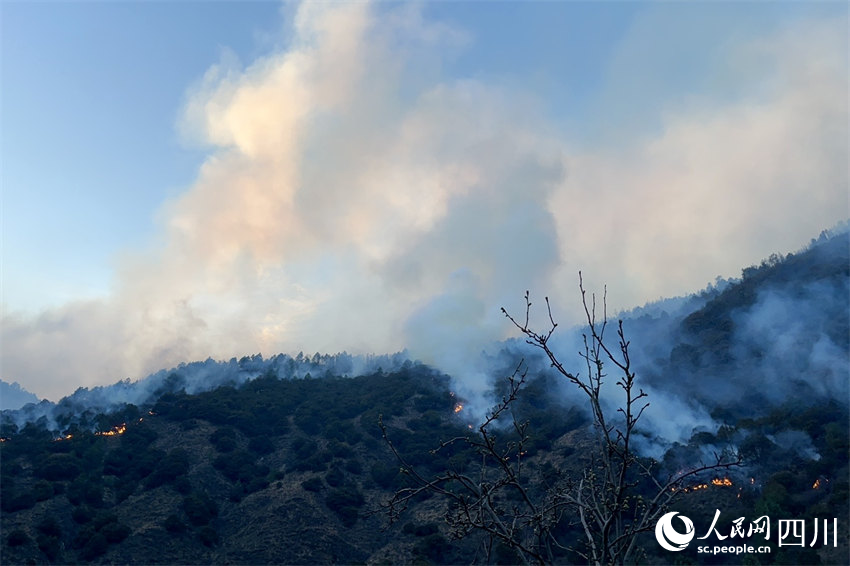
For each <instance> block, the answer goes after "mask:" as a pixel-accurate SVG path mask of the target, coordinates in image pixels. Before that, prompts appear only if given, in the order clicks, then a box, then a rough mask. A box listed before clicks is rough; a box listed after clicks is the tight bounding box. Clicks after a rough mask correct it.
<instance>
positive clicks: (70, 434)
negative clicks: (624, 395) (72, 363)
mask: <svg viewBox="0 0 850 566" xmlns="http://www.w3.org/2000/svg"><path fill="white" fill-rule="evenodd" d="M848 249H850V246H848V241H847V234H846V233H845V234H843V235H840V236H837V237H834V238H827V239H825V240H824V241H823V242H820V243H817V244H816V245H813V246H811V247H810V248H809V249H807V250H804V251H802V252H800V253H798V254H794V255H790V256H788V257H783V258H779V257H774V258H772V259H770V260H768V261H766V262H764V263H763V264H762V265H761V266H758V267H753V268H749V269H747V270H744V274H743V278H742V279H741V280H740V281H739V282H735V283H732V284H729V285H727V286H726V287H725V288H724V289H722V290H716V289H715V290H713V291H710V292H708V293H706V294H705V295H704V296H702V297H697V298H694V299H693V301H692V304H693V305H695V307H694V308H692V309H690V310H687V309H686V310H685V311H684V312H678V313H675V314H673V315H670V314H668V313H663V314H660V313H653V314H644V315H642V316H641V317H636V318H633V319H629V320H627V322H626V331H627V332H631V333H632V334H633V335H634V336H635V342H636V343H637V344H640V343H641V341H642V340H643V344H644V346H642V348H641V349H640V352H641V355H640V357H641V360H642V361H641V367H640V370H641V373H640V376H639V378H640V379H644V380H645V382H646V383H647V384H648V385H650V386H651V387H652V388H653V390H656V391H662V392H664V393H665V394H667V395H671V394H674V395H676V396H677V397H678V398H680V399H684V400H687V402H689V403H700V404H701V405H702V407H704V408H705V410H706V411H708V412H709V413H710V415H711V418H712V419H713V422H714V423H716V424H717V426H716V427H715V428H713V429H711V430H696V429H695V430H693V431H689V432H687V434H686V435H685V440H683V441H679V442H667V443H666V444H663V447H664V448H663V450H664V452H663V454H658V455H655V454H650V453H649V452H647V453H646V454H643V455H642V457H643V458H644V461H645V462H646V463H647V464H648V463H650V456H653V457H655V458H657V460H658V462H657V468H656V469H658V470H659V474H661V473H668V472H670V471H672V470H675V469H680V468H682V467H687V466H694V465H696V464H697V463H698V460H699V458H700V457H701V455H702V454H704V453H706V451H709V450H713V449H715V448H716V447H718V446H731V447H734V448H735V449H737V450H738V451H739V452H740V454H741V456H742V457H743V462H742V465H741V466H739V467H736V468H733V469H730V470H728V473H723V474H722V475H720V474H718V475H715V476H713V477H707V478H702V479H700V480H699V481H696V480H695V481H694V482H692V483H691V484H689V485H687V486H684V487H683V489H682V490H681V493H680V494H678V499H677V500H676V510H677V511H680V512H682V513H683V514H685V515H690V516H693V517H697V516H708V517H710V516H711V515H712V514H713V512H714V510H715V509H721V508H722V509H723V513H724V515H727V516H729V517H733V516H734V517H737V516H742V515H747V516H751V515H753V513H754V512H755V513H756V514H768V515H770V517H771V518H772V519H776V520H778V519H782V518H794V519H806V520H813V519H817V518H825V517H837V518H838V520H839V521H845V520H846V517H847V516H848V513H850V509H848V500H850V487H848V474H850V471H848V453H850V443H848V403H847V394H846V391H847V381H846V373H847V365H846V362H847V352H848V344H847V339H848V334H850V331H848V322H847V320H848V319H847V317H848V314H847V308H846V307H847V300H848V295H847V290H848V281H850V273H848V264H850V258H848V257H847V252H848ZM842 308H843V310H842ZM655 336H664V337H666V338H665V340H663V341H659V342H658V343H657V344H655V345H649V341H647V340H646V337H655ZM515 351H516V350H515V348H514V346H513V345H508V346H506V347H505V349H504V352H505V353H507V354H508V355H510V354H512V353H513V352H515ZM529 359H530V360H531V361H532V362H533V361H534V360H533V358H529ZM273 360H277V361H276V362H274V363H270V360H263V359H262V358H261V357H255V358H245V359H243V360H242V361H240V362H235V361H232V362H231V363H223V364H216V363H214V362H207V363H204V364H205V365H203V366H191V365H190V366H185V367H184V368H182V371H183V372H184V373H182V374H181V368H177V369H175V370H174V371H172V372H169V373H165V374H163V375H160V376H159V377H158V378H157V379H156V380H154V381H153V383H155V384H156V387H155V388H149V387H147V386H144V387H142V386H139V387H142V389H143V390H144V391H145V396H143V397H140V398H141V399H143V402H139V403H138V404H136V403H127V402H124V403H119V404H118V405H117V408H116V409H114V410H109V411H98V410H95V409H92V408H86V407H84V406H83V403H82V401H81V400H82V399H85V398H86V395H87V394H90V393H88V392H87V391H84V390H81V391H80V392H78V393H77V395H76V398H75V400H74V402H73V403H72V402H70V401H63V402H60V403H58V404H57V405H55V406H53V405H51V406H50V407H48V408H49V409H50V410H49V411H41V412H38V411H34V409H33V407H37V405H36V406H30V408H29V409H27V410H25V411H22V412H17V413H16V412H5V413H4V415H3V421H2V430H0V437H2V442H0V473H2V475H0V508H2V522H0V528H2V537H0V551H2V555H0V558H2V562H3V563H4V564H41V563H53V564H69V563H128V564H157V563H159V564H173V563H182V564H197V563H231V564H257V563H275V564H293V563H298V564H301V563H349V564H351V563H422V564H427V563H433V564H447V563H470V562H475V561H479V562H480V561H483V560H484V557H485V547H484V546H483V542H484V541H485V540H486V539H485V538H483V537H482V536H481V534H480V533H477V532H475V531H470V532H467V533H465V534H466V536H464V537H463V538H461V539H457V538H456V535H458V534H461V533H459V532H458V531H457V529H451V528H450V527H449V525H447V524H446V521H445V516H446V512H447V511H448V507H447V502H446V500H445V499H443V498H441V497H439V496H429V495H427V494H423V495H422V496H420V497H418V498H417V499H416V500H415V501H414V502H413V505H412V506H411V507H410V509H408V510H407V511H406V512H405V513H403V514H402V515H401V517H400V518H399V520H398V521H397V522H395V523H392V524H391V523H390V522H389V519H388V515H387V513H386V509H385V507H384V506H385V504H386V502H387V501H388V500H389V499H390V497H391V496H392V494H393V493H394V492H395V491H396V490H398V489H400V488H403V487H405V486H409V485H411V483H410V482H411V479H410V475H409V473H406V471H407V470H405V469H404V466H402V465H400V463H399V461H398V460H397V459H396V458H395V457H394V456H393V454H392V452H391V450H390V449H389V445H388V442H392V446H393V447H395V449H397V450H398V452H399V453H400V454H401V455H402V456H403V458H404V460H405V461H406V464H405V465H408V466H412V467H414V468H415V469H416V470H417V471H418V472H420V473H421V474H423V475H424V476H426V477H430V476H433V475H436V474H439V473H441V472H443V471H445V470H465V471H467V472H470V473H475V471H476V470H477V467H478V466H479V465H480V462H481V460H480V456H479V455H478V454H477V453H476V452H475V450H474V449H473V447H471V446H469V445H468V444H466V443H464V442H462V441H461V442H457V443H454V444H452V445H451V446H447V447H444V448H442V449H440V450H435V449H436V448H438V447H439V446H440V443H441V441H446V440H448V439H451V438H458V437H460V438H463V437H471V436H472V435H474V434H475V432H476V429H475V425H476V424H477V422H473V421H471V420H470V417H469V416H468V410H467V409H465V408H464V403H465V400H464V399H462V398H460V397H459V396H458V395H457V394H456V393H454V392H453V385H452V384H453V381H452V379H451V378H450V376H446V375H443V374H441V373H439V372H437V371H435V370H434V369H432V368H429V367H427V366H424V365H422V364H418V363H413V362H410V361H407V362H402V361H401V360H399V359H398V358H393V361H392V363H390V361H389V358H387V359H385V360H383V363H384V364H386V366H387V369H386V370H385V369H377V368H373V369H371V370H370V371H368V372H363V374H361V375H357V374H356V373H357V372H355V371H353V370H354V369H356V368H354V366H351V367H349V366H345V367H346V368H348V369H347V371H344V372H343V371H335V369H338V368H337V366H334V365H333V364H331V360H332V358H330V357H329V358H326V361H325V362H324V364H323V363H322V358H321V356H319V357H313V358H311V359H306V360H305V359H301V360H298V362H297V363H295V358H289V357H285V358H273ZM288 360H293V362H292V363H289V361H288ZM517 361H518V360H517ZM306 363H311V364H314V365H315V368H316V369H317V370H319V371H316V370H314V372H312V373H311V372H306V371H303V372H299V371H296V369H297V368H298V367H302V366H299V365H298V364H302V365H303V364H306ZM287 364H288V365H287ZM215 367H221V368H223V371H224V370H226V372H229V373H225V374H224V375H225V376H226V377H227V379H225V378H223V377H221V378H216V379H218V381H215V380H213V383H216V384H217V385H216V386H215V387H214V388H212V389H211V390H208V391H204V390H200V389H197V388H195V389H192V387H190V385H191V384H194V383H195V381H193V380H192V376H197V375H201V374H202V373H203V372H201V371H200V370H201V369H203V371H204V372H209V371H212V370H214V369H215ZM286 367H289V370H291V371H290V373H289V374H288V375H284V374H283V373H282V370H281V368H286ZM339 367H343V366H339ZM530 367H531V368H532V369H531V371H530V372H529V376H528V383H527V384H525V386H524V387H523V388H522V389H521V390H520V392H519V396H518V399H517V401H516V402H515V403H513V404H512V405H511V410H512V411H513V415H514V416H515V417H516V418H517V420H518V421H519V422H528V429H527V430H528V431H530V432H529V438H530V440H529V442H528V443H526V444H525V445H524V446H523V452H522V457H523V458H524V462H526V463H525V468H524V469H525V470H526V473H527V474H528V475H527V476H526V478H527V479H526V481H527V482H528V486H529V490H530V492H532V493H540V492H544V491H545V490H547V489H549V488H550V487H551V486H552V485H554V484H555V483H556V482H557V481H559V480H560V478H564V477H567V476H575V477H578V475H580V473H581V472H582V470H584V469H585V468H586V467H587V466H588V463H589V461H590V457H591V454H592V450H593V442H592V438H593V432H592V429H591V428H590V427H589V426H588V423H589V422H590V420H589V415H588V412H587V408H586V407H584V406H581V405H576V404H575V403H574V401H575V398H574V397H570V396H564V395H562V393H561V392H562V387H561V386H560V384H559V383H557V382H556V381H555V380H556V379H557V377H556V376H555V375H554V374H553V373H552V372H551V371H549V370H548V369H547V368H546V367H545V366H543V365H540V364H536V363H531V364H530ZM186 368H189V370H186ZM320 368H321V369H320ZM342 374H346V375H347V376H346V377H342ZM204 375H207V374H204ZM140 383H141V382H140ZM495 383H496V386H495V387H496V389H497V390H499V388H500V387H502V386H501V385H499V384H500V383H502V382H501V381H499V380H497V381H496V382H495ZM124 387H125V388H127V387H130V385H129V384H125V386H124ZM498 392H499V391H497V393H498ZM95 397H96V396H95ZM100 397H103V395H101V396H100ZM496 398H498V395H496ZM650 401H653V398H652V397H651V396H650ZM95 406H97V405H95ZM682 406H685V405H684V404H683V405H682ZM59 409H61V410H59ZM28 411H29V412H28ZM27 415H33V416H35V417H36V418H35V419H31V420H29V422H27V421H28V419H27V418H26V417H27ZM381 422H383V423H384V425H385V427H386V438H385V437H384V432H383V431H382V429H381V426H380V423H381ZM652 423H653V421H651V420H650V421H646V426H651V425H652ZM499 434H500V436H501V438H500V442H510V441H511V439H512V438H513V437H512V435H513V434H515V433H514V432H511V430H510V429H507V428H506V429H504V431H503V432H500V433H499ZM642 434H643V435H644V437H645V438H647V439H652V438H656V437H657V438H658V439H661V436H659V434H657V431H653V430H643V431H642ZM660 441H661V440H659V442H660ZM659 445H662V444H659ZM712 480H714V481H712ZM841 525H842V527H841V529H842V530H841V536H840V539H839V544H838V545H837V547H833V546H830V545H821V544H818V545H814V546H806V547H788V546H786V547H782V548H780V547H776V546H775V545H774V547H773V552H771V553H770V554H765V555H760V556H758V557H757V559H756V558H755V557H751V558H753V559H754V562H753V563H762V564H773V563H776V564H780V563H784V564H789V563H793V564H818V563H823V564H840V563H844V562H845V560H846V557H847V555H848V551H849V550H850V546H848V539H847V525H846V523H843V522H842V523H841ZM555 532H556V533H557V535H558V536H559V539H560V540H561V541H562V542H563V543H564V546H565V548H563V549H558V550H557V555H556V558H557V560H558V561H559V562H563V563H577V562H578V563H580V562H582V559H581V557H580V556H579V554H578V553H577V552H576V551H581V544H582V539H581V536H580V526H579V525H578V524H577V521H576V517H574V516H570V515H569V514H565V515H564V516H563V517H562V518H561V520H560V522H559V523H558V524H557V525H556V527H555ZM640 544H641V545H642V547H643V552H642V554H641V556H642V557H643V558H642V559H643V560H644V561H646V562H649V563H680V562H677V560H679V559H684V560H686V561H688V562H689V563H723V562H722V561H721V560H720V557H714V558H713V557H711V556H707V555H698V554H695V553H692V554H688V555H687V556H677V555H671V554H670V553H665V552H664V551H663V550H661V549H660V548H659V547H658V545H657V544H656V542H655V539H654V537H653V536H652V533H646V535H645V537H643V538H642V539H641V540H640ZM490 550H491V552H490V560H491V561H495V562H500V563H515V562H517V560H518V557H517V555H516V554H515V553H514V551H513V550H511V549H510V548H508V547H507V546H505V545H498V544H497V545H496V546H495V547H494V548H491V549H490Z"/></svg>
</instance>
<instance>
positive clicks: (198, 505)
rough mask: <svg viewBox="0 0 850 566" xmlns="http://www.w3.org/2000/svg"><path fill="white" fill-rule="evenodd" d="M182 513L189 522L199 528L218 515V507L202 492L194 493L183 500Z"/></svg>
mask: <svg viewBox="0 0 850 566" xmlns="http://www.w3.org/2000/svg"><path fill="white" fill-rule="evenodd" d="M183 511H184V512H185V513H186V517H188V518H189V522H190V523H192V524H193V525H195V526H196V527H200V526H202V525H206V524H207V523H209V522H210V521H211V520H212V518H213V517H216V516H217V515H218V505H216V504H215V502H214V501H213V500H212V499H210V497H209V496H208V495H207V494H206V493H203V492H195V493H193V494H191V495H188V496H186V497H185V498H183Z"/></svg>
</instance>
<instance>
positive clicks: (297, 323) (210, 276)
mask: <svg viewBox="0 0 850 566" xmlns="http://www.w3.org/2000/svg"><path fill="white" fill-rule="evenodd" d="M423 10H424V8H423V7H422V6H417V5H395V4H378V5H372V4H369V3H363V2H356V3H304V4H301V5H299V6H298V7H297V9H296V10H295V12H294V17H293V18H292V21H290V22H288V24H287V26H286V27H285V37H286V40H287V41H286V46H285V47H284V48H281V49H279V50H276V51H274V52H271V53H268V54H266V55H265V56H263V57H261V58H259V59H257V60H256V61H252V62H249V63H248V64H246V65H242V64H240V63H239V62H238V61H234V60H233V59H234V58H233V57H224V58H223V60H222V61H221V62H220V63H219V64H217V65H215V66H213V67H211V68H210V69H209V71H208V72H207V73H206V75H205V76H204V77H203V78H202V80H200V81H199V82H198V83H197V84H196V85H195V86H194V87H192V88H191V89H190V91H189V92H188V94H187V98H186V102H185V108H184V112H183V117H182V120H181V129H182V131H183V132H184V133H185V135H186V136H187V138H191V139H193V140H194V141H195V142H196V143H198V144H200V145H201V146H203V147H205V148H207V149H208V152H209V154H208V158H207V159H206V161H205V162H204V164H203V166H202V167H201V168H200V170H199V172H198V175H197V179H196V180H195V182H194V184H193V185H192V186H191V187H188V188H187V189H186V190H185V192H183V193H182V194H180V195H179V196H177V197H176V198H174V199H173V200H172V201H170V202H168V203H165V204H164V206H163V208H162V210H161V212H160V214H159V217H158V222H159V235H158V238H157V241H156V242H154V243H152V244H151V245H150V247H149V248H147V249H144V250H127V251H126V253H124V254H122V256H121V258H120V262H119V265H118V267H117V269H116V277H115V287H114V292H113V293H112V294H111V295H110V296H108V297H104V298H101V299H96V300H87V301H80V302H75V303H69V304H67V305H65V306H62V307H59V308H55V309H51V310H49V311H46V312H43V313H41V314H39V315H37V316H27V315H24V314H19V313H14V312H11V313H5V312H4V320H3V325H2V329H1V330H0V332H2V335H0V343H1V344H2V346H0V347H2V375H3V377H4V378H5V379H7V380H17V381H20V382H21V383H23V384H24V385H25V387H27V389H30V390H32V391H34V392H35V393H37V394H38V395H41V396H48V397H50V398H53V399H56V398H58V397H60V396H61V395H63V394H66V393H68V392H69V391H71V390H73V389H75V388H76V387H77V386H80V385H85V386H94V385H98V384H105V383H113V382H114V381H115V380H116V379H123V378H127V377H129V378H131V379H137V378H139V377H141V376H144V375H146V374H148V373H150V372H153V371H156V370H157V369H159V368H162V367H173V366H176V365H177V364H179V363H181V362H185V361H187V360H202V359H207V358H208V357H210V356H212V357H213V358H216V359H229V358H230V357H231V356H242V355H244V354H245V353H246V352H263V353H265V354H266V355H270V354H274V353H276V352H297V351H298V350H306V351H327V352H335V351H340V350H343V349H345V350H347V351H351V352H359V353H365V352H391V351H398V350H401V349H403V348H409V349H410V352H411V355H412V357H414V358H417V359H421V360H422V361H424V362H427V363H432V364H435V365H436V366H437V367H439V368H440V369H442V370H444V371H446V372H447V373H450V374H452V375H453V376H455V378H456V379H457V380H458V382H459V383H458V387H457V389H458V391H459V392H462V393H463V394H465V395H467V396H469V397H470V398H477V399H480V402H481V403H482V404H485V403H486V396H487V395H486V391H487V390H488V388H489V380H490V379H492V377H491V376H490V375H489V373H488V371H487V368H486V367H482V366H481V365H480V364H478V362H476V360H477V358H478V355H479V353H480V351H481V350H482V349H484V348H485V347H486V345H487V344H489V343H491V342H492V341H493V340H497V339H503V338H506V337H507V336H509V335H510V332H511V327H510V325H509V324H507V323H506V321H505V320H504V319H503V318H502V317H501V316H500V314H499V308H500V307H501V306H506V307H511V305H515V304H517V299H518V298H520V297H521V294H522V292H523V291H524V290H525V289H530V290H531V291H532V292H533V293H534V294H535V295H536V296H539V297H542V296H543V295H544V294H546V293H548V294H550V296H552V298H553V302H554V303H555V304H556V305H567V304H570V302H571V301H572V300H573V299H574V297H575V291H574V289H575V285H574V281H575V273H576V272H577V271H578V269H579V268H581V269H583V270H584V272H585V273H587V274H588V277H589V278H591V280H590V281H589V286H591V287H594V288H600V287H601V282H607V283H608V284H609V287H610V289H612V294H611V300H612V307H617V308H622V307H625V306H631V305H634V304H639V303H643V302H645V301H646V300H647V299H648V298H655V297H659V296H667V295H678V294H682V293H685V292H688V291H690V290H692V289H695V288H699V287H701V286H702V285H703V284H704V282H705V281H709V280H712V279H713V278H714V277H715V276H716V275H717V274H718V273H722V274H729V273H733V272H734V271H736V270H737V269H738V268H739V267H740V266H741V265H747V264H748V263H750V262H752V261H754V260H757V259H759V258H761V257H765V256H767V255H768V254H769V253H771V252H773V251H777V250H776V249H775V248H776V247H780V248H785V249H790V248H792V247H793V246H795V245H797V244H798V242H799V241H802V239H803V238H804V237H806V236H808V235H809V234H810V233H814V232H816V231H817V230H820V229H821V228H822V227H823V226H822V225H823V223H831V222H834V221H837V220H838V219H839V218H840V217H842V216H843V215H844V214H845V211H846V186H847V170H846V155H847V135H846V133H847V132H846V123H847V96H846V94H847V66H846V55H845V54H844V51H845V50H844V49H843V45H844V43H843V38H844V37H845V36H844V35H842V34H843V33H844V32H843V31H842V30H843V29H844V28H843V27H842V25H841V22H828V21H807V22H800V23H797V24H794V26H793V29H787V30H778V31H777V30H773V31H770V32H769V33H767V35H765V36H764V37H759V38H756V39H754V40H752V41H750V40H748V41H746V42H742V41H741V40H740V38H739V39H736V40H734V41H733V40H731V39H730V41H729V42H728V43H726V44H724V51H723V52H722V53H718V58H717V61H719V63H717V64H718V65H719V67H723V66H724V65H727V64H730V62H731V61H737V62H740V61H752V62H753V68H752V69H749V70H750V71H751V73H742V74H741V77H745V78H746V80H742V82H741V84H740V88H739V89H738V92H739V93H740V95H739V96H734V97H725V98H723V99H722V100H720V99H714V98H712V95H713V94H714V93H712V92H709V91H706V92H705V93H700V94H701V96H700V97H696V98H695V99H694V100H693V101H692V104H690V105H689V107H688V108H687V109H681V108H680V109H678V110H676V111H671V112H669V113H667V114H665V118H664V124H663V127H662V128H661V129H660V130H659V131H653V132H650V133H646V132H643V133H639V132H624V138H623V139H624V141H623V143H620V144H617V146H616V148H609V147H596V148H590V147H584V146H582V145H581V144H580V143H579V140H573V139H570V138H569V132H562V131H558V130H557V128H556V127H555V126H554V124H555V122H556V121H555V119H554V118H553V117H552V116H549V115H547V111H546V110H545V107H544V106H543V104H542V103H541V102H540V101H539V100H538V99H537V98H536V97H535V96H534V94H533V93H529V92H527V91H526V90H525V89H523V88H521V87H511V86H510V81H502V82H499V83H496V82H492V81H487V80H485V79H481V78H471V77H448V76H444V74H443V73H442V71H441V68H442V63H443V62H444V61H445V59H446V57H448V56H450V55H451V54H453V53H457V52H458V50H460V49H462V48H463V44H464V43H465V42H467V41H473V40H474V38H470V37H469V36H468V35H467V34H466V33H465V32H464V31H463V30H457V29H453V28H451V27H449V26H446V25H445V24H442V23H440V22H432V21H429V20H428V18H427V17H426V16H427V14H426V13H425V12H424V11H423ZM642 34H643V35H642ZM649 39H651V38H649ZM642 41H648V36H647V35H646V31H645V30H644V31H643V32H641V31H640V30H636V32H635V33H634V34H631V35H629V36H628V38H627V40H626V41H624V42H623V44H622V45H621V46H619V47H618V49H620V50H622V52H623V53H628V52H630V50H634V48H635V44H636V43H640V42H642ZM742 54H746V55H748V56H749V57H748V58H746V57H745V58H741V57H740V55H742ZM812 61H817V62H818V64H817V65H812V64H811V62H812ZM647 64H649V63H647ZM614 70H616V69H614ZM705 71H706V73H708V74H711V73H720V72H721V71H722V68H712V69H706V70H705ZM647 76H650V74H647ZM803 78H804V80H803ZM647 80H649V79H647ZM612 85H613V86H612ZM614 86H616V81H614V82H612V83H611V85H609V86H608V88H614ZM603 88H604V87H603ZM602 98H604V97H602ZM842 125H845V126H842ZM625 134H631V135H625ZM638 134H640V135H638ZM824 148H828V150H824ZM563 312H565V313H567V314H565V316H564V317H562V318H561V321H562V323H563V324H564V325H568V324H570V323H573V322H578V320H580V318H579V317H577V316H574V315H573V314H572V313H576V312H579V311H577V310H575V309H567V308H564V309H563ZM571 317H573V318H571ZM816 351H817V356H818V359H822V360H829V359H830V357H831V356H833V354H834V352H833V351H831V350H830V349H829V347H828V345H824V344H821V345H819V346H817V348H816ZM662 391H663V389H662ZM660 394H661V393H660ZM702 417H703V415H702V414H701V413H695V417H694V418H693V419H689V420H688V421H687V422H685V423H683V424H682V427H683V428H684V427H685V426H690V424H691V423H692V422H697V421H698V420H700V419H701V418H702ZM653 418H655V417H653ZM659 424H660V421H659Z"/></svg>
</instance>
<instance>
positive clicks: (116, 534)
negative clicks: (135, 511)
mask: <svg viewBox="0 0 850 566" xmlns="http://www.w3.org/2000/svg"><path fill="white" fill-rule="evenodd" d="M100 532H101V533H102V534H103V536H104V537H106V540H107V542H112V543H117V542H121V541H122V540H124V539H125V538H127V537H128V536H130V527H128V526H127V525H124V524H122V523H119V522H117V521H116V522H112V523H108V524H107V525H104V527H103V528H102V529H101V530H100Z"/></svg>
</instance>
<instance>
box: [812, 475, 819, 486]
mask: <svg viewBox="0 0 850 566" xmlns="http://www.w3.org/2000/svg"><path fill="white" fill-rule="evenodd" d="M818 488H820V478H818V479H816V480H815V483H814V485H812V489H818Z"/></svg>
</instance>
